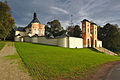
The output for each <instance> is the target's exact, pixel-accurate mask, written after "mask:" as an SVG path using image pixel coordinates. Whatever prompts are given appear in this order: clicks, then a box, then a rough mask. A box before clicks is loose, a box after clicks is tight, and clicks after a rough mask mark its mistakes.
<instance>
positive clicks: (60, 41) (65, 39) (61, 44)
mask: <svg viewBox="0 0 120 80" xmlns="http://www.w3.org/2000/svg"><path fill="white" fill-rule="evenodd" d="M58 46H59V47H65V48H67V47H68V37H63V38H59V39H58Z"/></svg>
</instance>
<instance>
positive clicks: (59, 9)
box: [50, 7, 69, 14]
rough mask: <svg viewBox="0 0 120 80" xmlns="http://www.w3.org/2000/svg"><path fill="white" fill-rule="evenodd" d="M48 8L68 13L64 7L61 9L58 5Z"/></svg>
mask: <svg viewBox="0 0 120 80" xmlns="http://www.w3.org/2000/svg"><path fill="white" fill-rule="evenodd" d="M50 8H51V9H53V10H55V11H60V12H62V13H65V14H69V12H68V11H66V10H65V9H62V8H58V7H50Z"/></svg>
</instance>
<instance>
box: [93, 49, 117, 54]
mask: <svg viewBox="0 0 120 80" xmlns="http://www.w3.org/2000/svg"><path fill="white" fill-rule="evenodd" d="M95 49H96V50H98V51H100V52H104V53H106V54H109V55H113V56H117V54H116V53H114V52H112V51H110V50H108V49H106V48H103V47H100V48H98V47H96V48H95Z"/></svg>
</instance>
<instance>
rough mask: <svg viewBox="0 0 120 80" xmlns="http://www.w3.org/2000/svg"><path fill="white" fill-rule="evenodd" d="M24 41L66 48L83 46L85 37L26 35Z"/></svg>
mask: <svg viewBox="0 0 120 80" xmlns="http://www.w3.org/2000/svg"><path fill="white" fill-rule="evenodd" d="M24 41H25V42H32V43H40V44H47V45H54V46H60V47H65V48H83V39H82V38H75V37H63V38H59V39H46V38H45V37H31V38H30V37H24Z"/></svg>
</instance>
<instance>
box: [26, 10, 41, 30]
mask: <svg viewBox="0 0 120 80" xmlns="http://www.w3.org/2000/svg"><path fill="white" fill-rule="evenodd" d="M32 23H40V21H39V20H38V18H37V14H36V12H34V15H33V20H32V21H31V22H30V23H29V24H28V25H27V26H26V28H30V27H32Z"/></svg>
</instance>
